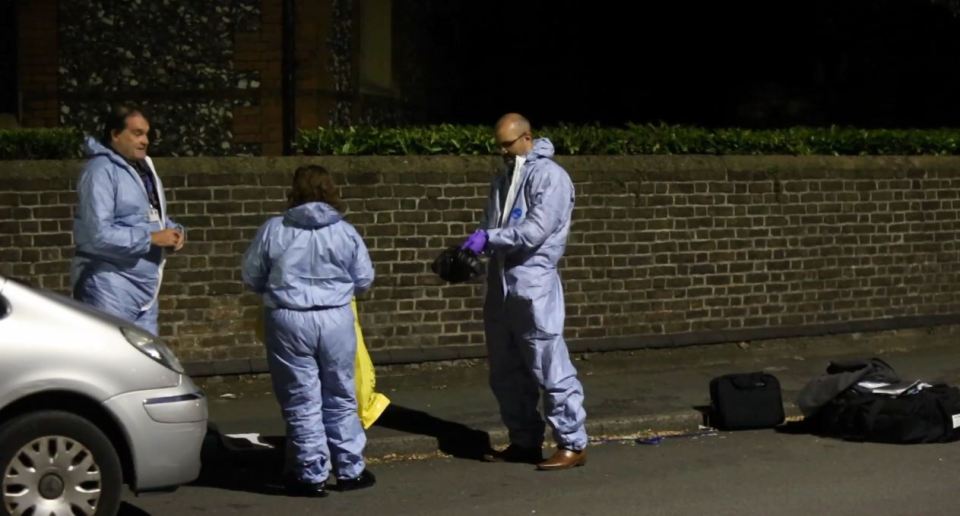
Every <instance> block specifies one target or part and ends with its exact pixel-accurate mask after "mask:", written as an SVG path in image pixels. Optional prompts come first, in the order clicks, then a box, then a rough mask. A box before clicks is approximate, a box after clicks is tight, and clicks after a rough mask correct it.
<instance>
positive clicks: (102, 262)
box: [70, 105, 185, 335]
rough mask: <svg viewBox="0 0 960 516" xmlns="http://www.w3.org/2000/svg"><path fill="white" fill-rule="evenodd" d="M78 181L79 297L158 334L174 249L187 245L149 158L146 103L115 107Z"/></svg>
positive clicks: (75, 269) (73, 274) (74, 273)
mask: <svg viewBox="0 0 960 516" xmlns="http://www.w3.org/2000/svg"><path fill="white" fill-rule="evenodd" d="M104 124H105V127H104V134H103V136H102V139H101V140H100V141H99V142H98V141H96V140H95V139H93V138H87V140H86V151H87V154H88V155H89V156H90V159H89V161H87V164H86V166H84V168H83V171H82V172H81V174H80V181H79V183H78V184H77V209H76V212H75V216H74V222H73V239H74V242H75V243H76V251H75V253H74V258H73V262H72V264H71V269H70V279H71V285H72V287H73V296H74V298H76V299H77V300H79V301H82V302H84V303H87V304H89V305H92V306H94V307H96V308H98V309H100V310H103V311H105V312H107V313H110V314H113V315H115V316H118V317H120V318H122V319H125V320H128V321H130V322H132V323H134V324H136V325H138V326H140V327H141V328H143V329H145V330H147V331H149V332H151V333H153V334H155V335H156V334H157V312H158V309H157V305H158V302H157V295H158V294H159V292H160V283H161V280H162V278H163V266H164V263H165V261H166V255H167V252H168V251H179V250H180V249H182V248H183V245H184V241H185V239H184V230H183V227H182V226H180V225H178V224H175V223H174V222H173V221H172V220H170V218H169V217H168V216H167V200H166V198H165V197H164V194H163V184H162V183H161V182H160V177H159V176H158V175H157V172H156V169H154V166H153V161H152V160H151V159H150V157H149V156H147V147H148V146H149V144H150V141H149V138H148V133H149V132H150V123H149V122H148V121H147V118H146V117H145V116H144V115H143V112H142V111H140V109H138V108H136V107H134V106H129V105H116V106H113V107H112V108H111V109H110V111H109V112H108V113H107V115H106V117H105V120H104Z"/></svg>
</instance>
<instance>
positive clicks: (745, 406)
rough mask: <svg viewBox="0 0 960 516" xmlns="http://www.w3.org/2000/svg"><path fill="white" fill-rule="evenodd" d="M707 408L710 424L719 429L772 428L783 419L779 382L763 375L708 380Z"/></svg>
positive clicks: (769, 375) (732, 376) (720, 377)
mask: <svg viewBox="0 0 960 516" xmlns="http://www.w3.org/2000/svg"><path fill="white" fill-rule="evenodd" d="M710 408H711V411H710V424H711V425H712V426H715V427H717V428H719V429H721V430H746V429H750V428H772V427H775V426H777V425H779V424H780V423H783V419H784V416H783V399H782V398H781V395H780V382H779V381H778V380H777V378H776V377H775V376H773V375H772V374H768V373H763V372H756V373H738V374H728V375H723V376H718V377H716V378H714V379H713V380H710Z"/></svg>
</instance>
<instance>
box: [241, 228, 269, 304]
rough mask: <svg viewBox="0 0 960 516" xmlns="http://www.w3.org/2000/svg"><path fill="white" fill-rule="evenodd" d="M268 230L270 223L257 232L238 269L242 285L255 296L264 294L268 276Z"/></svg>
mask: <svg viewBox="0 0 960 516" xmlns="http://www.w3.org/2000/svg"><path fill="white" fill-rule="evenodd" d="M269 228H270V222H267V223H266V224H264V225H262V226H260V229H259V230H257V235H256V236H255V237H253V241H252V242H250V246H249V247H247V251H246V252H245V253H243V265H242V267H241V269H240V276H241V278H242V279H243V284H244V285H246V287H247V288H248V289H250V290H252V291H253V292H256V293H257V294H262V293H264V291H265V290H266V287H267V279H268V278H269V276H270V260H269V259H268V255H267V253H268V245H267V239H268V238H269Z"/></svg>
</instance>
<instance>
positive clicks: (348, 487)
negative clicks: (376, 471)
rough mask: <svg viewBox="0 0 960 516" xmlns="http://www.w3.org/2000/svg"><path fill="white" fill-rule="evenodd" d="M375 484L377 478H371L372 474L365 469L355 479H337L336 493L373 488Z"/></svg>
mask: <svg viewBox="0 0 960 516" xmlns="http://www.w3.org/2000/svg"><path fill="white" fill-rule="evenodd" d="M376 483H377V477H375V476H373V473H372V472H371V471H370V470H369V469H365V470H363V472H362V473H360V475H359V476H358V477H356V478H338V479H337V490H338V491H356V490H357V489H366V488H368V487H373V484H376Z"/></svg>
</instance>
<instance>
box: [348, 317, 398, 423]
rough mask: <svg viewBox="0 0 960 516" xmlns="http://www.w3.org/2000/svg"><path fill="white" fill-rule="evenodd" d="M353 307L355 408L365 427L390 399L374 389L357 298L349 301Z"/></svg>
mask: <svg viewBox="0 0 960 516" xmlns="http://www.w3.org/2000/svg"><path fill="white" fill-rule="evenodd" d="M350 308H352V309H353V320H354V323H353V324H354V326H353V327H354V329H355V330H356V331H357V360H356V362H357V365H356V371H355V376H356V380H357V408H358V409H359V410H360V421H361V422H362V423H363V428H364V429H367V428H370V426H371V425H373V423H374V421H376V420H377V418H379V417H380V415H381V414H383V411H384V410H386V409H387V405H389V404H390V400H389V399H388V398H387V397H386V396H384V395H383V394H380V393H379V392H377V391H376V386H377V380H376V372H375V371H374V369H373V361H372V360H370V353H367V345H366V343H364V341H363V331H362V330H361V329H360V317H359V316H358V315H357V300H356V299H354V300H351V301H350Z"/></svg>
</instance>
